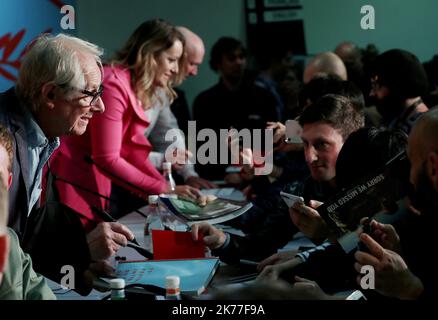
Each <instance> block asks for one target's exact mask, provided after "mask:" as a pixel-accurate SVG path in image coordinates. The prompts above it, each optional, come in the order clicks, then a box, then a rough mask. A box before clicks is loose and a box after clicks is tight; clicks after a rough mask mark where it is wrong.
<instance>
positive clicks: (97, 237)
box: [87, 222, 134, 261]
mask: <svg viewBox="0 0 438 320" xmlns="http://www.w3.org/2000/svg"><path fill="white" fill-rule="evenodd" d="M132 239H134V234H133V233H132V232H131V231H130V230H129V229H128V228H127V227H126V226H124V225H123V224H120V223H118V222H101V223H99V224H98V225H97V227H96V228H94V230H92V231H91V232H90V233H88V234H87V242H88V248H89V249H90V254H91V260H92V261H101V260H106V259H108V258H109V257H111V256H113V255H115V253H116V252H117V250H119V249H120V247H126V245H127V244H128V240H132Z"/></svg>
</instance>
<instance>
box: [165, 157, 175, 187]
mask: <svg viewBox="0 0 438 320" xmlns="http://www.w3.org/2000/svg"><path fill="white" fill-rule="evenodd" d="M163 177H164V179H166V181H167V183H168V184H169V186H170V190H172V191H174V190H175V187H176V183H175V180H174V179H173V176H172V163H170V162H163Z"/></svg>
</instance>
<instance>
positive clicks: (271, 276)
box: [257, 257, 303, 281]
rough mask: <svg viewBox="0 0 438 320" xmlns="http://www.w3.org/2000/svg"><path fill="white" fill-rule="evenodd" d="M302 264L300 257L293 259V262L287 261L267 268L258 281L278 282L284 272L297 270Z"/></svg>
mask: <svg viewBox="0 0 438 320" xmlns="http://www.w3.org/2000/svg"><path fill="white" fill-rule="evenodd" d="M301 263H303V260H301V258H299V257H296V258H292V259H291V260H287V261H285V262H283V263H279V264H275V265H271V266H266V267H265V268H264V269H263V271H262V272H261V273H260V274H259V276H258V277H257V280H258V281H265V280H269V281H272V280H278V279H279V277H280V275H281V274H282V273H283V272H285V271H289V270H292V269H293V268H295V267H296V266H297V265H299V264H301ZM291 280H292V279H291Z"/></svg>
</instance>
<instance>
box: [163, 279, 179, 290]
mask: <svg viewBox="0 0 438 320" xmlns="http://www.w3.org/2000/svg"><path fill="white" fill-rule="evenodd" d="M166 288H167V289H178V288H179V277H178V276H167V277H166Z"/></svg>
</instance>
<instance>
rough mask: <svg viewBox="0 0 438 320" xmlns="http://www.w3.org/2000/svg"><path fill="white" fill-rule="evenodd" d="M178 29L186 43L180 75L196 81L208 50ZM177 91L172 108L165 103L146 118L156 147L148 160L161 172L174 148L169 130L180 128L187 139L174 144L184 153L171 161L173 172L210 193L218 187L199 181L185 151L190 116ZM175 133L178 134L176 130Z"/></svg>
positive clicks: (192, 34)
mask: <svg viewBox="0 0 438 320" xmlns="http://www.w3.org/2000/svg"><path fill="white" fill-rule="evenodd" d="M177 29H178V30H179V31H180V32H181V33H182V34H183V35H184V39H185V41H186V45H185V53H184V54H185V59H183V62H182V66H181V68H180V70H179V74H178V78H180V79H179V80H180V81H184V80H186V79H187V78H188V77H194V76H196V75H197V74H198V66H199V65H200V64H201V63H202V60H203V58H204V52H205V49H204V43H203V42H202V40H201V38H199V36H197V35H196V34H195V33H193V32H192V31H190V30H189V29H187V28H185V27H178V28H177ZM174 90H175V92H176V93H177V94H178V96H177V98H176V99H175V100H174V101H173V103H172V104H171V103H170V100H168V99H163V101H162V103H161V104H160V103H159V104H156V105H154V106H153V107H151V108H149V109H147V110H146V111H145V114H146V117H147V118H148V120H149V122H150V123H149V126H148V127H147V129H146V133H145V134H146V137H147V138H148V139H149V141H150V142H151V144H152V147H153V151H152V152H150V153H149V160H150V161H151V162H152V163H153V165H154V166H155V167H156V168H158V169H161V168H162V165H163V162H164V161H166V160H165V153H166V150H167V148H169V147H170V145H171V144H172V141H166V139H165V138H166V134H167V133H168V132H169V130H172V129H178V128H179V129H181V130H182V131H183V132H184V134H185V136H186V137H185V138H184V137H183V136H181V135H180V134H178V139H177V140H176V141H175V142H174V143H173V147H175V148H176V149H177V150H180V152H181V151H184V152H182V157H178V156H177V157H176V161H171V160H172V159H169V160H170V162H172V163H173V168H174V169H176V170H175V171H176V172H177V174H178V175H179V176H180V177H181V178H182V179H183V181H184V182H185V183H186V184H187V185H190V186H192V187H195V188H207V189H208V188H213V187H216V186H215V185H214V184H212V183H211V182H209V181H208V180H205V179H202V178H201V177H199V174H198V173H197V172H196V171H195V170H194V165H193V164H192V163H190V159H189V157H188V155H189V153H188V151H187V150H186V144H185V143H187V130H188V129H187V128H188V121H189V120H190V114H189V110H188V105H187V101H186V100H185V96H184V92H183V91H182V90H179V89H176V88H174ZM169 104H170V108H169ZM173 132H175V133H176V131H175V130H173ZM184 142H185V143H184ZM176 144H178V145H176Z"/></svg>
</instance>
